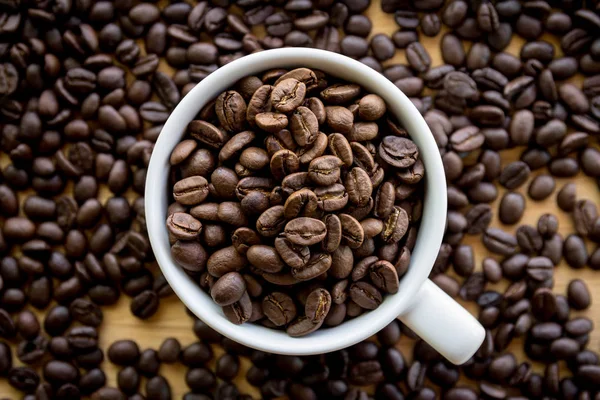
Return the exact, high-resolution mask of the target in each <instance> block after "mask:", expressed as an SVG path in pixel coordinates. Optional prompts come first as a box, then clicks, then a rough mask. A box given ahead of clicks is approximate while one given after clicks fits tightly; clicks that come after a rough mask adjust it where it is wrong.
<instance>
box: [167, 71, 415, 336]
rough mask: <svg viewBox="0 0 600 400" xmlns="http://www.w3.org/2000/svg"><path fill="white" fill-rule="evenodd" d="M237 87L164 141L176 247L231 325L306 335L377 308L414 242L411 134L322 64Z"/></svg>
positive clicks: (394, 286) (392, 289)
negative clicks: (172, 142) (171, 144)
mask: <svg viewBox="0 0 600 400" xmlns="http://www.w3.org/2000/svg"><path fill="white" fill-rule="evenodd" d="M236 87H237V88H239V91H237V90H234V89H235V88H234V89H232V90H227V91H225V92H223V93H222V94H220V95H219V96H218V97H217V98H216V100H213V101H211V102H210V103H209V105H208V106H206V107H205V108H204V109H203V110H201V111H200V115H201V116H202V117H203V119H198V120H194V121H192V122H190V123H189V125H188V127H187V134H186V136H185V137H184V140H183V141H182V142H180V143H179V144H178V145H177V146H176V147H175V149H174V150H173V152H172V153H171V165H172V166H173V170H174V172H175V174H174V176H175V179H176V182H175V184H174V186H173V199H174V200H175V202H174V203H172V204H171V205H170V206H169V215H168V217H167V222H166V225H167V229H168V232H169V235H170V238H171V242H172V247H171V254H172V256H173V258H174V259H175V261H176V262H177V263H179V264H180V265H181V266H182V267H183V268H184V270H185V271H186V272H188V273H189V274H190V275H191V276H192V277H198V276H199V282H200V285H201V286H202V287H204V288H205V289H206V290H207V291H209V292H210V295H211V296H212V298H213V300H214V301H215V303H217V304H218V305H220V306H222V307H223V312H224V313H225V316H226V317H227V318H228V319H229V320H230V321H231V322H233V323H235V324H242V323H244V322H247V321H252V322H260V323H263V324H265V325H266V326H269V327H282V328H283V329H286V332H287V333H288V334H289V335H291V336H303V335H306V334H309V333H311V332H314V331H315V330H317V329H318V328H319V327H321V325H323V324H325V326H336V325H339V324H340V323H342V322H343V321H344V320H345V319H346V318H347V317H350V318H351V317H356V316H358V315H360V314H362V313H363V311H365V310H373V309H375V308H377V307H378V306H379V305H380V304H381V302H382V300H383V297H382V292H383V294H385V293H396V292H398V285H399V277H400V278H401V277H402V276H403V275H404V274H405V273H406V271H407V269H408V265H409V262H410V252H411V250H412V249H413V246H414V244H415V239H416V232H417V230H416V226H415V225H416V224H417V223H418V221H419V219H420V217H421V209H422V203H421V201H422V197H423V188H422V185H419V182H420V181H421V179H422V178H423V176H424V172H425V171H424V166H423V162H422V161H421V160H420V158H419V151H418V149H417V146H416V145H415V144H414V142H413V141H412V140H410V138H408V137H407V136H408V134H407V132H406V131H405V130H404V129H402V128H400V127H399V126H398V124H397V123H396V122H394V120H393V118H392V117H390V116H388V115H387V113H386V111H387V110H386V104H385V102H384V101H383V99H382V98H381V97H379V96H377V95H375V94H365V93H362V92H363V90H362V89H361V87H360V86H358V85H356V84H353V83H348V82H343V81H341V82H340V81H337V80H336V79H335V78H333V77H331V76H327V75H324V74H323V73H321V72H315V71H312V70H310V69H307V68H297V69H293V70H291V71H286V70H284V69H278V70H273V71H267V72H265V73H264V75H263V76H262V79H260V78H259V77H258V76H249V77H246V78H244V79H242V80H241V81H240V82H239V83H238V84H237V85H236ZM249 129H252V130H249ZM380 130H381V133H380ZM388 133H389V134H388ZM217 160H218V161H217ZM217 165H218V166H217ZM215 167H216V168H215ZM209 174H210V175H209ZM172 175H173V174H172ZM207 178H208V179H207ZM396 203H397V204H398V205H396ZM403 239H404V240H403ZM207 249H208V250H207ZM377 249H379V250H380V251H385V252H387V253H389V254H390V257H388V258H386V259H380V258H379V257H377V256H375V252H376V251H377ZM209 251H210V252H212V254H210V255H209V254H208V252H209ZM205 270H206V271H205ZM302 309H304V312H302V311H301V310H302Z"/></svg>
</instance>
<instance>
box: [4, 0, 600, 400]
mask: <svg viewBox="0 0 600 400" xmlns="http://www.w3.org/2000/svg"><path fill="white" fill-rule="evenodd" d="M366 14H367V15H368V16H369V17H370V18H371V20H372V21H373V32H372V34H376V33H385V34H388V35H391V34H392V33H394V32H395V31H396V30H397V29H398V27H397V25H396V23H395V22H394V19H393V15H389V14H385V13H383V12H382V11H381V9H380V6H379V2H376V1H374V2H373V4H372V5H371V7H370V8H369V9H368V10H367V12H366ZM256 33H257V34H259V33H261V32H258V31H257V32H256ZM443 33H444V32H441V33H440V35H438V36H437V37H435V38H429V37H426V36H424V35H421V42H422V43H423V45H424V46H425V47H426V48H427V50H428V51H429V53H430V55H431V58H432V61H433V65H434V66H436V65H440V64H441V63H442V61H441V55H440V51H439V43H440V40H441V37H442V35H443ZM544 39H546V40H548V41H551V42H553V43H555V44H556V48H557V51H558V52H560V48H559V46H558V45H557V41H556V39H555V38H554V37H551V36H548V37H544ZM523 43H524V41H523V40H522V39H521V38H519V37H514V38H513V40H512V42H511V43H510V46H509V48H508V49H507V51H508V52H510V53H513V54H515V55H518V53H519V50H520V48H521V45H522V44H523ZM466 46H468V44H466ZM467 49H468V47H467ZM393 63H404V64H406V58H405V54H404V51H397V52H396V55H395V57H394V58H393V59H392V60H389V61H386V62H385V63H384V64H385V65H389V64H393ZM160 68H161V70H163V71H165V72H170V71H171V70H170V68H169V67H168V66H167V65H166V64H165V63H164V62H163V63H161V67H160ZM574 80H575V81H577V82H581V77H577V78H574ZM521 151H522V148H521V149H514V150H510V151H504V152H502V162H503V165H504V164H506V163H508V162H510V161H514V160H517V159H518V158H519V155H520V153H521ZM7 162H8V160H7V158H6V156H3V157H2V158H0V165H1V166H2V167H4V166H5V165H6V164H7ZM543 172H545V170H539V171H535V173H534V174H532V177H533V176H536V175H538V174H540V173H543ZM571 181H572V182H576V184H577V196H578V198H586V199H590V200H592V201H594V202H595V203H597V204H598V203H600V194H599V191H598V186H597V184H596V182H595V181H594V180H593V179H591V178H589V177H587V176H585V175H583V174H579V175H578V176H577V177H575V178H569V179H558V180H557V188H556V190H555V192H554V193H553V195H552V196H550V197H549V198H548V199H547V200H545V201H541V202H534V201H532V200H530V199H527V205H528V207H527V212H526V213H525V215H524V217H523V219H522V220H521V221H520V223H527V224H531V225H534V226H535V225H536V223H537V219H538V218H539V216H540V215H542V214H544V213H553V214H555V215H557V216H558V219H559V221H560V229H559V231H560V233H561V234H562V235H563V236H566V235H567V234H569V233H572V232H573V231H574V229H573V223H572V219H571V217H570V215H568V214H567V213H564V212H562V211H561V210H560V209H558V208H557V207H556V204H555V197H556V192H557V191H558V190H559V189H560V188H561V187H562V186H563V185H564V184H565V183H567V182H571ZM527 186H528V183H527V184H525V185H523V186H522V187H521V188H520V189H519V191H520V192H521V193H523V194H524V195H526V190H527ZM68 190H69V187H67V191H68ZM503 192H504V190H503V189H501V190H500V194H499V196H498V200H497V201H496V202H494V204H493V205H492V206H493V207H494V210H497V206H498V202H499V199H500V198H501V195H502V193H503ZM109 196H110V193H109V192H108V190H107V189H106V188H103V190H102V191H101V193H100V197H101V200H102V202H104V201H105V200H106V198H107V197H109ZM24 197H25V196H21V200H22V199H23V198H24ZM131 198H135V195H132V196H131ZM492 225H493V226H496V227H500V228H502V229H505V230H507V231H509V232H514V231H515V229H516V226H504V225H502V224H501V223H500V222H499V221H498V220H497V218H496V217H495V218H494V220H493V222H492ZM463 243H466V244H470V245H472V246H473V247H474V249H475V255H476V265H477V270H480V269H481V261H482V260H483V259H484V258H485V257H486V256H488V255H489V253H488V252H487V250H486V249H485V248H484V247H483V246H482V244H481V242H480V238H479V237H478V236H471V237H466V238H465V239H464V241H463ZM593 248H594V247H593V246H590V247H589V250H593ZM449 273H450V274H452V272H451V271H450V272H449ZM575 278H578V279H583V280H584V281H585V282H586V283H587V285H588V287H589V289H590V291H591V293H592V298H593V299H595V300H597V301H596V302H595V303H594V304H593V306H592V307H591V308H590V309H589V310H586V311H584V312H576V313H573V314H572V315H573V316H575V315H585V316H587V317H589V318H591V319H592V320H593V321H594V324H595V326H597V327H599V328H600V272H594V271H592V270H590V269H589V268H584V269H582V270H573V269H571V268H570V267H569V266H567V265H566V264H565V263H564V262H563V263H561V264H560V266H559V267H558V268H557V269H556V270H555V281H556V283H555V286H554V292H555V293H561V294H565V292H566V287H567V285H568V283H569V282H570V281H571V280H572V279H575ZM506 286H507V282H506V281H503V282H501V283H499V284H497V285H488V289H495V290H500V291H502V290H503V289H504V288H505V287H506ZM129 302H130V299H129V298H128V297H127V296H125V295H122V296H121V299H120V300H119V302H118V303H117V304H116V305H114V306H111V307H103V311H104V322H103V324H102V326H101V328H100V344H101V347H102V348H103V349H104V350H105V352H106V349H107V348H108V346H109V344H110V343H111V342H113V341H115V340H118V339H133V340H135V341H136V342H137V343H138V344H139V345H140V347H141V349H145V348H149V347H151V348H154V349H158V347H159V346H160V344H161V343H162V341H163V340H164V339H165V338H167V337H176V338H177V339H179V340H180V342H181V343H182V345H184V346H185V345H188V344H190V343H192V342H194V341H196V340H197V338H196V337H195V336H194V334H193V332H192V320H191V318H190V317H189V316H188V315H187V314H186V312H185V308H184V306H183V304H182V303H181V302H180V301H179V300H178V299H177V298H176V297H171V298H168V299H162V300H161V306H160V309H159V311H158V313H157V314H156V315H154V316H153V317H152V318H150V319H149V320H146V321H140V320H138V319H136V318H135V317H133V316H132V315H131V312H130V311H129ZM463 304H465V306H466V307H467V308H468V309H469V310H470V311H471V312H472V313H474V314H476V313H477V306H476V305H475V304H472V303H471V304H466V303H464V302H463ZM38 315H39V316H40V318H41V317H42V313H38ZM413 343H414V342H413V341H412V340H410V339H408V338H406V337H403V338H402V339H401V340H400V342H399V344H398V348H399V349H400V350H401V351H402V353H403V355H404V356H405V358H406V359H407V360H411V359H412V347H413ZM588 348H589V349H591V350H594V351H596V352H598V351H600V329H598V330H596V331H594V332H593V333H592V335H591V337H590V342H589V345H588ZM213 350H214V353H215V357H214V358H213V360H212V361H211V363H210V364H209V366H210V367H211V368H213V370H214V365H215V360H216V359H217V358H218V357H219V356H220V355H221V354H222V353H223V350H222V349H220V348H219V347H218V346H213ZM509 350H510V351H512V352H514V353H515V355H516V356H517V358H518V360H519V362H520V361H525V360H526V357H525V355H524V353H523V341H522V339H515V340H514V341H513V343H512V344H511V346H510V348H509ZM14 358H15V364H16V365H20V363H19V361H18V360H17V359H16V357H14ZM250 365H251V363H250V362H249V361H248V360H247V359H243V360H242V367H241V370H240V373H239V374H238V377H237V379H236V380H235V382H236V383H237V385H238V387H239V389H240V392H242V393H248V394H251V395H252V396H253V397H254V398H260V393H259V392H258V391H257V390H256V388H254V387H252V386H250V385H249V384H248V383H247V382H246V381H245V378H244V376H245V373H246V371H247V369H248V368H249V367H250ZM533 367H534V370H535V371H537V372H541V371H543V365H542V364H539V363H533ZM563 367H564V366H563ZM102 369H103V370H104V371H105V373H106V375H107V378H108V384H109V385H110V386H116V375H117V372H118V371H119V367H117V366H115V365H113V364H111V363H110V362H108V361H106V360H105V361H104V363H103V364H102ZM563 370H565V372H564V373H567V372H566V369H565V368H563ZM185 373H186V368H185V367H183V366H182V365H180V364H177V365H162V366H161V369H160V374H161V375H163V376H165V377H166V378H167V379H168V381H169V383H170V385H171V390H172V394H173V398H174V399H179V398H181V397H182V396H183V395H184V394H185V393H186V392H187V391H188V388H187V386H186V384H185ZM144 384H145V380H143V381H142V385H141V388H142V391H143V390H144V389H143V387H144ZM461 384H464V385H468V386H476V382H473V381H470V380H468V379H466V378H464V377H462V378H461ZM365 389H366V390H368V391H369V392H371V393H372V391H373V388H365ZM0 397H8V398H12V399H18V398H21V397H22V394H21V393H20V392H18V391H16V390H14V389H13V388H12V387H10V386H9V385H8V383H7V381H6V380H5V379H0Z"/></svg>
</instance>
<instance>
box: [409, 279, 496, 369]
mask: <svg viewBox="0 0 600 400" xmlns="http://www.w3.org/2000/svg"><path fill="white" fill-rule="evenodd" d="M399 319H400V321H402V322H403V323H404V324H405V325H407V326H408V327H409V328H410V329H412V330H413V332H415V333H416V334H417V335H419V336H420V337H421V338H422V339H423V340H425V341H426V342H427V343H429V344H430V345H431V347H433V348H434V349H436V350H437V351H438V352H439V353H440V354H441V355H443V356H444V357H446V358H447V359H448V360H450V361H451V362H452V363H453V364H456V365H459V364H462V363H464V362H466V361H467V360H468V359H469V358H471V356H473V354H475V352H476V351H477V350H478V349H479V346H481V343H482V342H483V339H484V336H485V330H484V329H483V327H482V326H481V324H480V323H479V322H478V321H477V320H476V319H475V318H474V317H473V316H472V315H471V314H470V313H469V312H468V311H467V310H465V309H464V308H463V307H462V306H461V305H460V304H458V303H457V302H456V301H455V300H454V299H452V298H451V297H450V296H448V295H447V294H446V293H445V292H444V291H443V290H442V289H440V288H439V287H438V286H437V285H436V284H435V283H433V282H432V281H431V280H429V279H427V280H426V281H425V283H423V286H421V289H420V290H419V291H418V292H417V294H416V296H415V298H414V300H413V302H412V305H411V306H410V307H408V309H407V310H406V311H405V312H404V313H402V314H401V315H400V316H399Z"/></svg>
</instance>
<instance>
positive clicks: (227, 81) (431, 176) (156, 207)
mask: <svg viewBox="0 0 600 400" xmlns="http://www.w3.org/2000/svg"><path fill="white" fill-rule="evenodd" d="M300 66H302V67H308V68H313V69H319V70H321V71H324V72H326V73H328V74H331V75H334V76H337V77H339V78H342V79H345V80H348V81H351V82H355V83H357V84H359V85H361V86H362V87H364V88H365V90H366V91H368V92H370V93H376V94H378V95H379V96H381V97H382V98H383V99H384V100H385V102H386V103H387V106H388V110H389V111H390V112H391V113H393V114H394V115H395V116H396V117H397V119H398V120H399V121H400V122H401V124H402V125H403V126H404V128H406V129H407V131H408V132H409V134H410V136H411V138H412V140H414V142H415V143H416V144H417V146H418V147H419V150H420V154H421V158H422V160H423V163H424V164H425V199H424V201H423V216H422V219H421V224H420V227H419V233H418V236H417V241H416V245H415V248H414V250H413V252H412V257H411V264H410V268H409V269H408V272H407V273H406V275H404V277H403V278H402V279H401V281H400V289H399V290H398V293H397V294H394V295H387V296H385V299H384V301H383V303H382V304H381V305H380V306H379V307H378V308H377V309H376V310H373V311H370V312H366V313H364V314H362V315H361V316H359V317H357V318H354V319H352V320H349V321H347V322H344V323H342V324H341V325H339V326H336V327H333V328H321V329H319V330H318V331H316V332H314V333H312V334H310V335H307V336H304V337H299V338H293V337H290V336H288V335H287V334H286V333H285V331H279V330H274V329H270V328H266V327H263V326H261V325H259V324H252V323H246V324H242V325H235V324H233V323H231V322H229V321H228V320H227V318H225V316H224V315H223V312H222V311H221V307H219V306H217V305H216V304H215V303H214V302H213V300H212V299H211V297H210V296H209V295H208V294H206V293H205V292H204V291H203V290H202V289H201V288H200V287H199V286H198V285H197V284H196V283H195V282H194V281H193V280H192V279H191V278H190V277H189V276H188V275H187V274H186V273H185V272H184V271H183V270H182V268H181V267H179V266H178V265H177V264H176V263H175V262H174V261H173V259H172V258H171V253H170V245H169V238H168V234H167V229H166V227H165V221H166V218H167V207H168V205H169V203H168V194H167V193H168V192H167V191H170V190H171V188H170V187H168V177H169V169H170V165H169V157H170V154H171V152H172V150H173V148H174V147H175V146H176V145H177V143H179V141H180V140H181V139H182V137H183V135H184V133H185V131H186V127H187V124H188V123H189V122H190V121H191V120H193V119H194V118H195V116H196V115H197V113H198V111H199V110H200V109H201V108H202V107H203V106H204V105H205V104H206V103H207V102H208V101H210V100H212V99H214V98H215V97H217V96H218V95H219V94H220V93H221V92H223V91H224V90H226V89H228V88H230V87H232V86H233V85H234V84H235V83H236V82H237V81H238V80H239V79H241V78H243V77H245V76H249V75H254V74H256V75H259V76H260V74H261V73H262V72H263V71H266V70H269V69H272V68H294V67H300ZM145 202H146V204H145V206H146V223H147V226H148V234H149V237H150V242H151V244H152V249H153V251H154V254H155V255H156V260H157V261H158V264H159V265H160V268H161V270H162V272H163V274H164V276H165V278H166V279H167V281H168V282H169V284H170V285H171V287H172V288H173V290H174V291H175V293H176V294H177V296H179V298H180V299H181V300H182V301H183V303H184V304H185V305H186V306H187V307H188V308H189V309H190V310H191V311H192V312H193V313H194V314H195V315H196V316H198V318H200V319H201V320H203V321H204V322H205V323H207V324H208V325H209V326H211V327H212V328H214V329H215V330H217V331H218V332H220V333H221V334H223V335H224V336H227V337H229V338H230V339H232V340H235V341H237V342H239V343H242V344H244V345H246V346H248V347H252V348H255V349H259V350H263V351H267V352H271V353H278V354H288V355H311V354H320V353H326V352H330V351H334V350H338V349H342V348H344V347H348V346H351V345H353V344H355V343H357V342H360V341H362V340H364V339H366V338H368V337H369V336H371V335H373V334H375V333H376V332H378V331H379V330H381V329H382V328H383V327H385V326H386V325H387V324H389V323H390V322H391V321H392V320H394V319H395V318H397V317H398V318H399V319H400V320H401V321H402V322H403V323H404V324H406V325H407V326H408V327H409V328H410V329H412V330H413V331H414V332H415V333H417V334H418V335H419V336H420V337H421V338H423V339H424V340H425V341H426V342H428V343H429V344H430V345H431V346H432V347H433V348H435V349H436V350H437V351H438V352H440V353H441V354H442V355H443V356H444V357H446V358H447V359H448V360H450V361H451V362H453V363H455V364H461V363H463V362H465V361H467V360H468V359H469V358H470V357H471V356H472V355H473V354H474V353H475V351H477V349H478V348H479V346H480V345H481V343H482V341H483V338H484V335H485V331H484V329H483V327H482V326H481V325H480V324H479V322H477V320H476V319H475V318H474V317H473V316H472V315H471V314H470V313H469V312H468V311H466V310H465V309H464V308H462V306H460V305H459V304H458V303H457V302H456V301H454V300H453V299H452V298H451V297H449V296H448V295H447V294H446V293H444V292H443V291H442V290H441V289H440V288H438V286H436V285H435V284H434V283H433V282H431V280H429V279H428V275H429V272H430V271H431V268H432V266H433V263H434V261H435V259H436V256H437V253H438V250H439V247H440V244H441V242H442V236H443V234H444V227H445V222H446V208H447V200H446V179H445V176H444V168H443V166H442V161H441V157H440V154H439V151H438V148H437V145H436V143H435V140H434V138H433V136H432V134H431V132H430V130H429V128H428V127H427V124H426V123H425V121H424V119H423V118H422V116H421V115H420V114H419V112H418V111H417V109H416V108H415V106H414V105H413V104H412V103H411V101H410V100H409V99H408V98H407V97H406V96H405V95H404V94H403V93H402V92H401V91H400V90H399V89H398V88H397V87H396V86H395V85H394V84H393V83H392V82H390V81H389V80H387V79H386V78H385V77H384V76H383V75H381V74H379V73H378V72H376V71H375V70H373V69H371V68H369V67H367V66H366V65H364V64H362V63H360V62H358V61H356V60H353V59H351V58H348V57H345V56H342V55H340V54H336V53H332V52H327V51H323V50H316V49H305V48H283V49H277V50H267V51H262V52H258V53H255V54H251V55H249V56H246V57H243V58H240V59H238V60H235V61H233V62H231V63H229V64H227V65H225V66H223V67H221V68H219V69H218V70H217V71H215V72H213V73H212V74H210V75H209V76H208V77H207V78H205V79H204V80H202V81H201V82H200V83H198V84H197V85H196V87H194V89H193V90H192V91H190V93H189V94H188V95H187V96H185V97H184V98H183V99H182V100H181V102H180V103H179V105H178V106H177V107H176V108H175V109H174V110H173V112H172V113H171V116H170V117H169V119H168V120H167V122H166V123H165V125H164V127H163V129H162V132H161V134H160V136H159V138H158V140H157V142H156V145H155V147H154V151H153V153H152V158H151V160H150V165H149V167H148V174H147V178H146V192H145ZM208 250H209V251H210V249H208Z"/></svg>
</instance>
